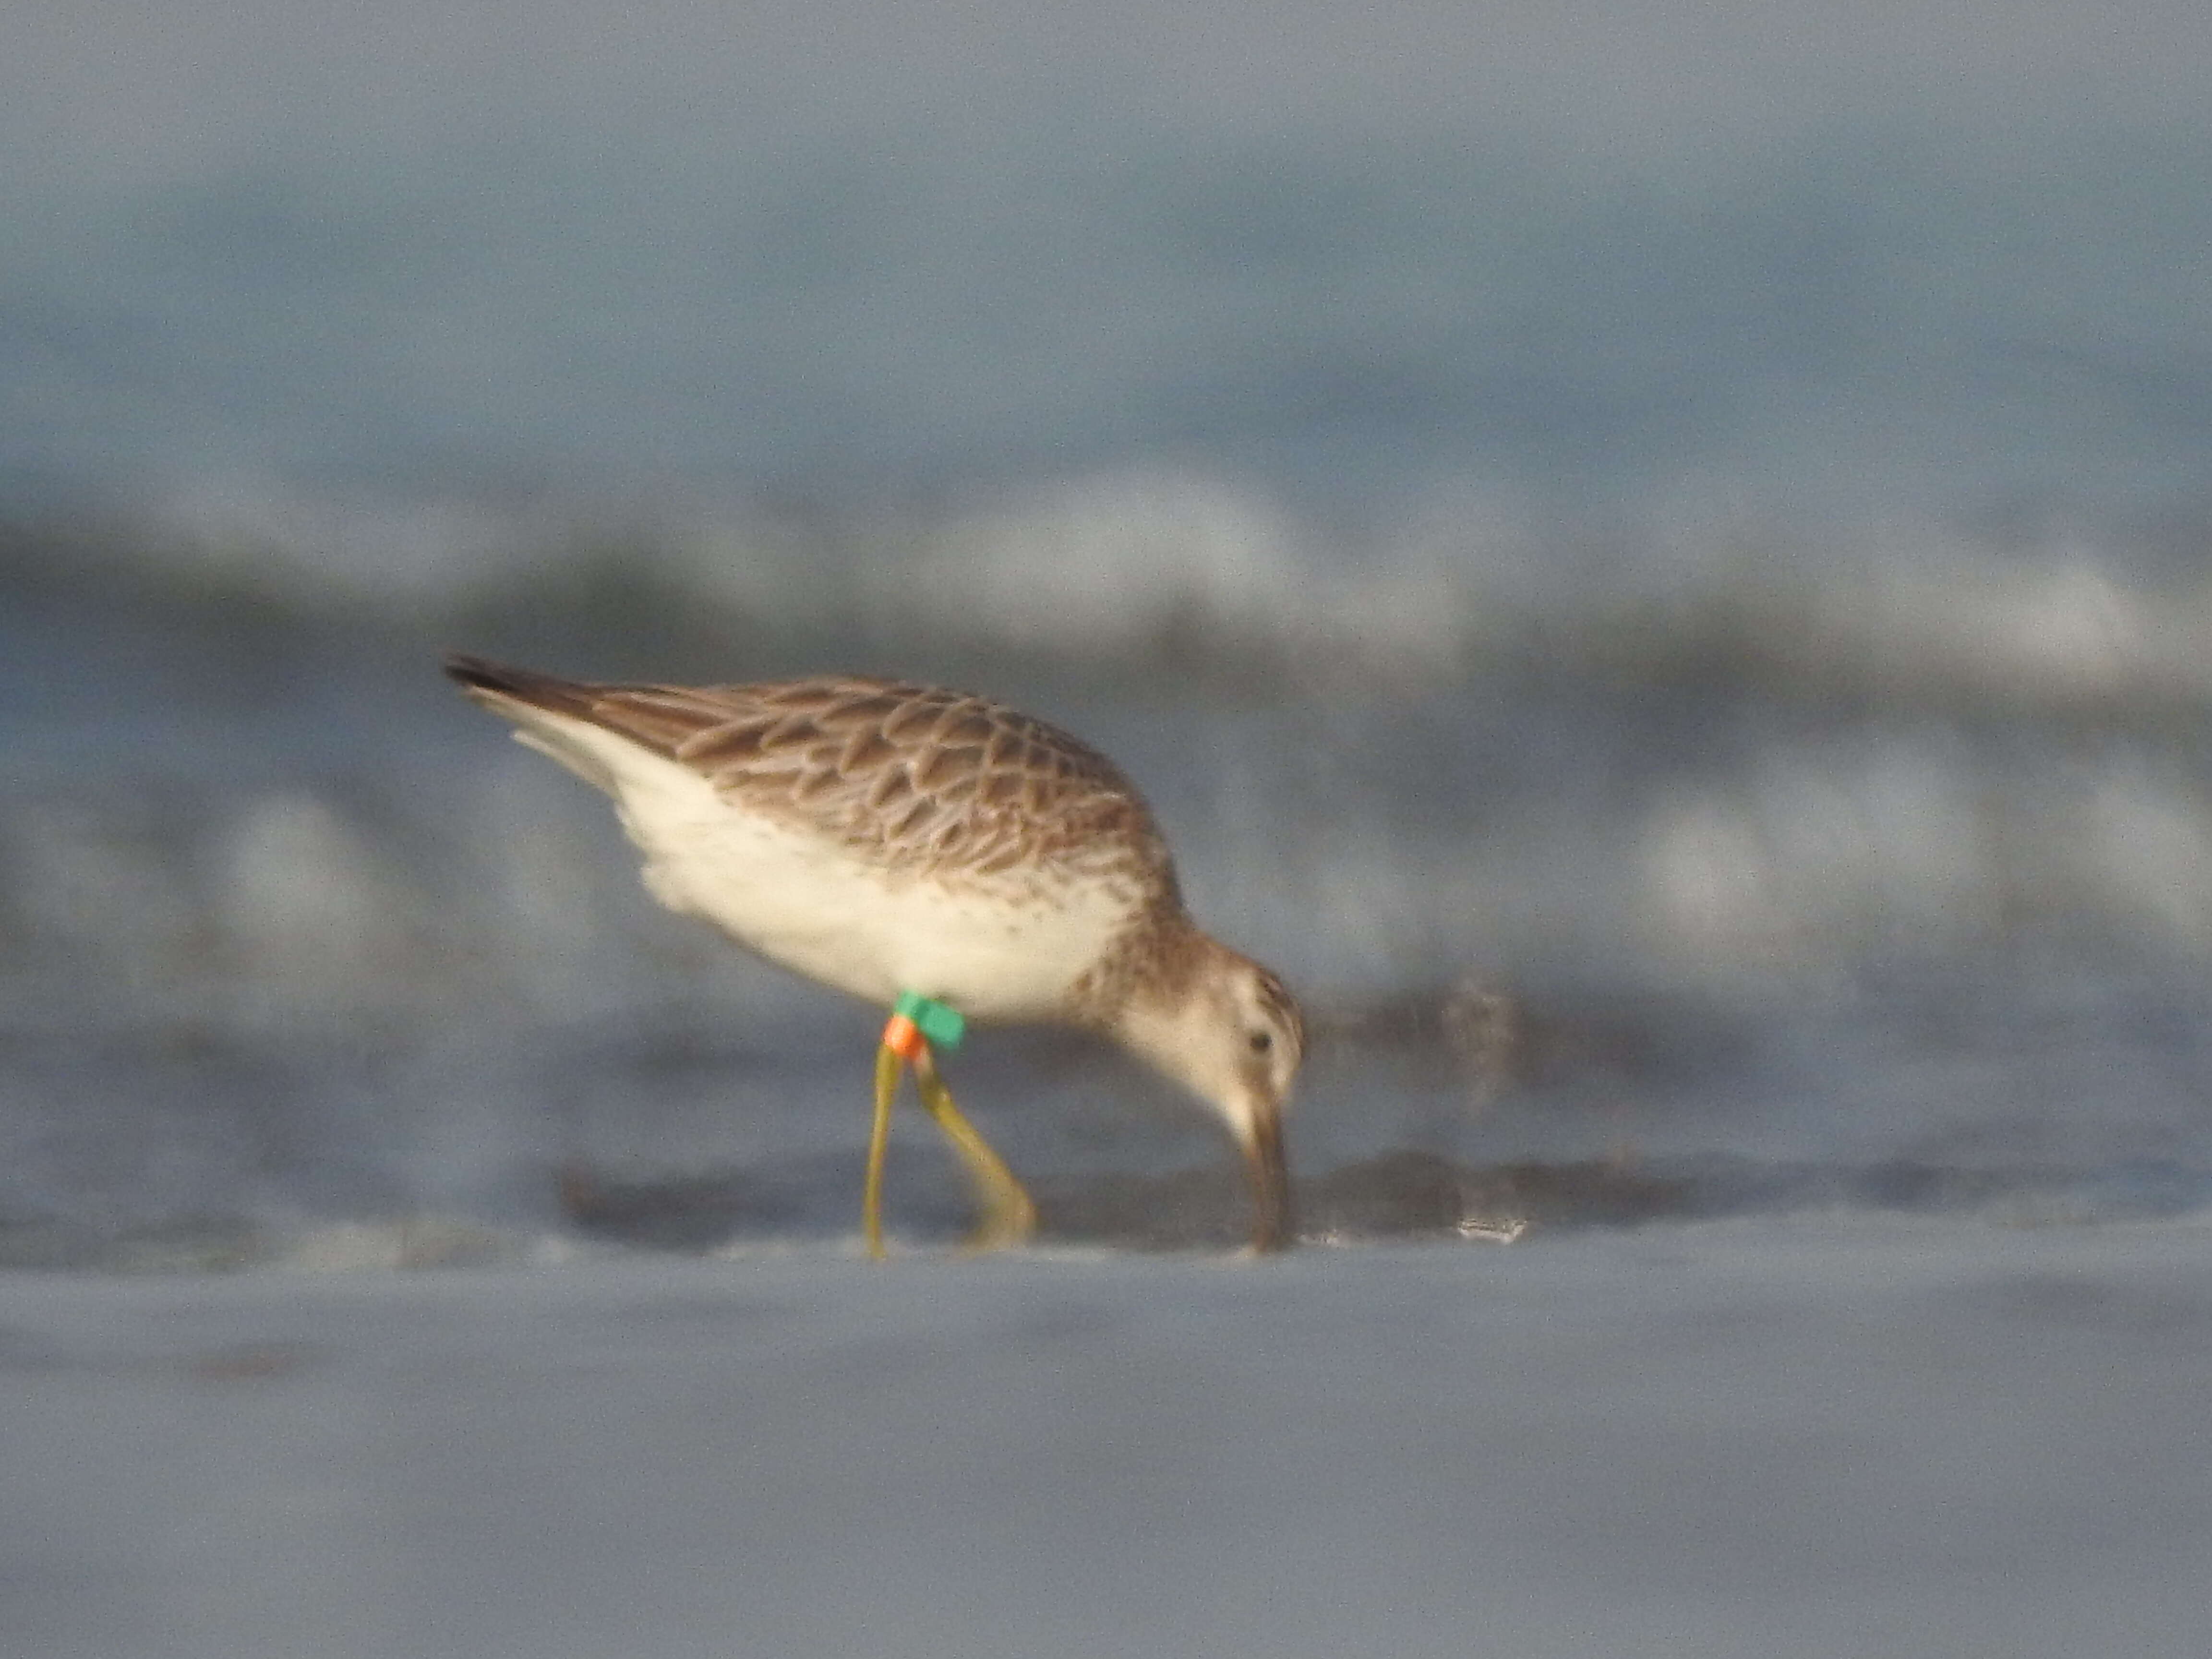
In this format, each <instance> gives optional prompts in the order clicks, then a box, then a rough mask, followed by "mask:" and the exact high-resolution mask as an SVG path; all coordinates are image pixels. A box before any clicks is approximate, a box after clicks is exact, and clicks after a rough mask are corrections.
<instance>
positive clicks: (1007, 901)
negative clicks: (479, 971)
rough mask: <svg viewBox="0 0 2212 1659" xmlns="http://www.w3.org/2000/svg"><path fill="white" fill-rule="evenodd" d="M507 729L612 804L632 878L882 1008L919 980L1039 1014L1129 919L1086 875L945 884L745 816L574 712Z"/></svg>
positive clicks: (530, 718) (994, 1011)
mask: <svg viewBox="0 0 2212 1659" xmlns="http://www.w3.org/2000/svg"><path fill="white" fill-rule="evenodd" d="M513 718H514V719H515V720H517V721H518V722H519V723H520V724H521V726H522V729H521V730H520V731H519V732H517V734H516V735H517V736H518V737H519V738H521V740H522V741H523V742H525V743H526V744H529V745H530V746H531V747H532V748H534V749H538V750H541V751H542V752H544V753H545V754H547V755H550V757H552V758H554V759H555V760H557V761H559V762H560V763H562V765H564V766H566V767H568V769H570V770H572V771H574V772H575V773H577V774H578V775H580V776H581V777H583V778H585V779H586V781H589V782H591V783H593V784H595V785H597V786H598V787H600V788H602V789H605V791H606V792H607V793H609V794H611V795H612V796H613V797H614V799H615V803H616V807H617V811H618V812H619V814H620V816H621V817H622V821H623V828H624V829H626V830H628V831H629V838H630V840H631V841H633V842H635V843H636V845H637V846H638V848H640V850H641V851H642V852H643V853H644V854H645V856H646V862H645V872H644V874H645V884H646V886H647V889H648V890H650V891H651V892H652V893H653V896H654V897H655V898H657V899H659V901H660V902H661V903H663V904H664V905H665V906H667V907H668V908H670V909H671V910H676V911H679V912H684V913H688V914H690V915H698V916H702V917H704V918H705V919H706V920H708V921H712V922H714V924H715V925H716V926H718V927H720V928H722V929H723V930H724V931H725V932H726V933H729V934H730V935H731V936H732V937H733V938H735V939H738V941H740V942H741V943H743V944H744V945H748V946H750V948H751V949H753V950H755V951H758V952H760V954H761V955H763V956H764V957H768V958H769V960H771V961H773V962H776V963H781V964H782V965H783V966H785V967H787V968H789V969H793V970H794V971H795V972H798V973H800V974H804V975H806V976H807V977H809V978H810V979H815V980H818V981H821V982H823V984H825V985H831V986H835V987H837V988H838V989H840V990H842V991H848V992H850V993H851V994H853V995H854V996H858V997H863V998H866V1000H869V1001H871V1002H874V1003H877V1004H878V1005H883V1006H888V1005H889V1004H890V1001H891V1000H893V999H894V998H895V997H896V995H897V994H898V993H899V992H901V991H908V990H910V991H918V992H920V993H921V994H923V995H925V996H930V997H934V998H936V999H938V1000H940V1001H944V1002H946V1003H949V1004H951V1006H954V1007H956V1008H958V1009H959V1010H961V1011H962V1012H963V1013H966V1014H969V1015H970V1016H972V1017H974V1018H981V1019H1010V1020H1019V1019H1042V1018H1050V1017H1052V1016H1053V1015H1054V1013H1055V1012H1058V1011H1059V1009H1060V1006H1061V1004H1062V1001H1063V1000H1064V998H1065V997H1066V993H1067V991H1068V988H1069V987H1070V986H1072V985H1073V983H1074V981H1075V980H1076V979H1077V978H1078V977H1079V975H1081V974H1082V973H1083V972H1084V971H1085V969H1089V968H1090V967H1091V966H1092V965H1093V964H1094V963H1096V962H1097V960H1098V958H1099V957H1100V956H1101V954H1103V951H1105V950H1106V948H1107V947H1108V945H1109V943H1110V942H1111V941H1112V940H1113V939H1114V938H1115V935H1116V934H1118V933H1120V932H1121V929H1122V927H1124V926H1125V925H1126V924H1127V921H1128V908H1127V900H1126V899H1125V898H1124V897H1122V896H1119V895H1117V894H1115V893H1114V892H1113V891H1111V890H1108V889H1106V888H1104V887H1103V886H1097V885H1094V884H1084V883H1072V884H1060V883H1028V884H1024V883H1019V882H1005V883H994V884H990V885H988V886H982V885H976V884H962V883H958V882H952V883H947V882H944V881H939V880H936V879H933V878H931V876H930V875H928V874H927V873H926V872H916V871H912V870H901V869H896V868H893V867H890V866H884V865H882V864H879V863H877V862H875V861H872V860H869V859H867V858H866V857H864V856H861V855H860V854H856V853H854V851H853V850H852V849H850V848H847V847H846V846H844V845H843V844H842V843H841V842H836V841H835V840H832V839H830V838H829V837H826V836H814V835H811V834H809V833H807V832H805V830H803V829H794V828H793V827H791V826H789V825H787V824H784V823H779V822H776V821H775V820H772V819H769V818H767V817H763V816H762V815H761V814H759V813H757V812H750V811H745V810H744V808H742V807H741V806H739V805H736V804H734V803H732V801H731V800H730V799H728V798H727V797H726V796H724V795H721V794H720V793H717V792H716V791H715V789H714V787H713V786H712V785H711V784H709V783H708V781H707V780H706V779H705V778H704V777H702V775H700V774H698V773H697V772H695V771H693V770H692V769H690V768H689V767H687V766H684V765H682V764H680V763H678V762H675V761H671V760H668V759H665V758H664V757H661V756H659V755H656V754H653V752H652V751H651V750H647V749H644V748H641V747H640V746H639V745H638V744H635V743H632V742H631V741H629V739H628V738H622V737H618V736H617V735H616V734H614V733H613V732H608V731H606V730H605V728H603V727H600V726H594V725H592V724H590V723H589V722H587V721H583V720H573V719H570V718H568V717H567V716H564V715H559V714H547V713H545V712H544V711H543V710H539V709H523V708H517V709H516V710H514V711H513Z"/></svg>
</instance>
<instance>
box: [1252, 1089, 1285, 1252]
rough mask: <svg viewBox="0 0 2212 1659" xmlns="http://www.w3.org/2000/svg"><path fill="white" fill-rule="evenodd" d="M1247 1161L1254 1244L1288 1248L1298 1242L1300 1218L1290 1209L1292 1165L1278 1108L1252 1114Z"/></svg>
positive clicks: (1277, 1248) (1263, 1248) (1261, 1248)
mask: <svg viewBox="0 0 2212 1659" xmlns="http://www.w3.org/2000/svg"><path fill="white" fill-rule="evenodd" d="M1244 1161H1245V1162H1246V1163H1247V1164H1249V1165H1250V1166H1251V1170H1252V1248H1253V1249H1255V1250H1282V1249H1289V1248H1290V1247H1291V1245H1292V1244H1295V1243H1297V1217H1296V1215H1295V1214H1294V1213H1293V1212H1292V1211H1291V1167H1290V1161H1289V1159H1288V1158H1286V1157H1285V1154H1284V1152H1283V1117H1282V1114H1281V1113H1280V1112H1279V1111H1276V1110H1267V1111H1261V1112H1257V1113H1255V1114H1254V1115H1253V1119H1252V1132H1251V1139H1250V1140H1249V1141H1248V1142H1247V1143H1246V1144H1245V1146H1244Z"/></svg>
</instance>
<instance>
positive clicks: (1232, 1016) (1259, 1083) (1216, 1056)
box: [1115, 931, 1305, 1250]
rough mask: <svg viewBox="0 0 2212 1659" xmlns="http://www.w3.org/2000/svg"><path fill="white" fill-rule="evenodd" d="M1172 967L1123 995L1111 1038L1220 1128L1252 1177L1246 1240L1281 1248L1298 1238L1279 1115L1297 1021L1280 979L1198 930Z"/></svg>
mask: <svg viewBox="0 0 2212 1659" xmlns="http://www.w3.org/2000/svg"><path fill="white" fill-rule="evenodd" d="M1177 965H1178V968H1179V970H1180V971H1177V972H1176V973H1175V974H1173V975H1170V976H1169V977H1167V978H1165V979H1164V980H1163V981H1161V982H1159V983H1157V984H1154V985H1149V986H1146V987H1143V988H1142V989H1140V990H1139V992H1138V993H1137V994H1134V995H1133V996H1132V997H1131V998H1130V1000H1129V1002H1128V1005H1127V1007H1126V1008H1125V1009H1124V1010H1123V1012H1122V1014H1121V1018H1120V1019H1119V1020H1118V1021H1117V1022H1116V1023H1115V1024H1116V1034H1117V1035H1118V1036H1120V1038H1121V1042H1123V1043H1124V1045H1126V1046H1127V1048H1130V1049H1131V1050H1132V1051H1133V1052H1134V1053H1136V1054H1139V1055H1140V1056H1141V1057H1142V1058H1144V1059H1145V1060H1149V1061H1150V1062H1151V1063H1152V1065H1153V1066H1156V1067H1157V1068H1158V1069H1159V1070H1160V1071H1162V1072H1164V1073H1166V1074H1167V1075H1168V1076H1170V1077H1171V1078H1173V1079H1175V1080H1176V1082H1178V1083H1181V1084H1182V1085H1183V1086H1184V1087H1186V1088H1188V1090H1190V1091H1191V1092H1192V1093H1194V1094H1195V1095H1196V1096H1198V1097H1199V1098H1200V1100H1203V1101H1204V1102H1205V1103H1206V1104H1207V1105H1209V1106H1211V1107H1212V1109H1213V1110H1214V1112H1215V1113H1216V1115H1218V1116H1219V1117H1220V1119H1221V1121H1223V1122H1224V1123H1225V1124H1226V1125H1227V1126H1228V1128H1229V1133H1230V1134H1231V1136H1232V1137H1234V1138H1235V1139H1236V1142H1237V1146H1238V1148H1239V1149H1240V1150H1241V1151H1242V1152H1243V1154H1244V1161H1245V1164H1246V1165H1247V1167H1248V1168H1249V1170H1250V1172H1251V1176H1252V1198H1253V1204H1254V1208H1255V1216H1254V1224H1253V1234H1252V1237H1253V1243H1254V1244H1255V1246H1256V1247H1257V1248H1258V1249H1262V1250H1275V1249H1282V1248H1283V1247H1285V1245H1287V1244H1289V1243H1292V1242H1293V1240H1294V1239H1295V1237H1296V1231H1295V1225H1296V1224H1295V1222H1294V1220H1293V1218H1292V1215H1291V1182H1290V1168H1289V1164H1288V1161H1287V1159H1286V1158H1285V1154H1284V1151H1283V1109H1284V1107H1285V1105H1286V1104H1287V1103H1288V1102H1289V1100H1290V1095H1291V1085H1292V1083H1294V1082H1295V1081H1296V1080H1297V1073H1298V1065H1299V1062H1300V1061H1301V1060H1304V1058H1305V1023H1304V1019H1302V1018H1300V1016H1299V1013H1298V1005H1297V1001H1296V1000H1294V999H1293V998H1292V997H1291V994H1290V992H1289V991H1287V990H1286V989H1285V988H1284V986H1283V982H1282V981H1280V980H1279V979H1277V978H1276V977H1275V976H1274V975H1273V974H1272V973H1270V972H1269V971H1268V970H1267V969H1265V968H1263V967H1261V965H1260V964H1259V963H1256V962H1254V961H1253V960H1252V959H1251V958H1250V957H1243V956H1239V955H1238V954H1237V952H1236V951H1231V949H1229V948H1228V946H1226V945H1221V944H1219V943H1218V942H1216V941H1215V940H1213V939H1208V938H1206V936H1205V935H1204V934H1202V933H1196V932H1195V931H1194V932H1193V933H1192V934H1191V936H1190V941H1189V945H1188V950H1187V951H1185V952H1184V959H1183V960H1182V962H1181V963H1178V964H1177Z"/></svg>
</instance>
